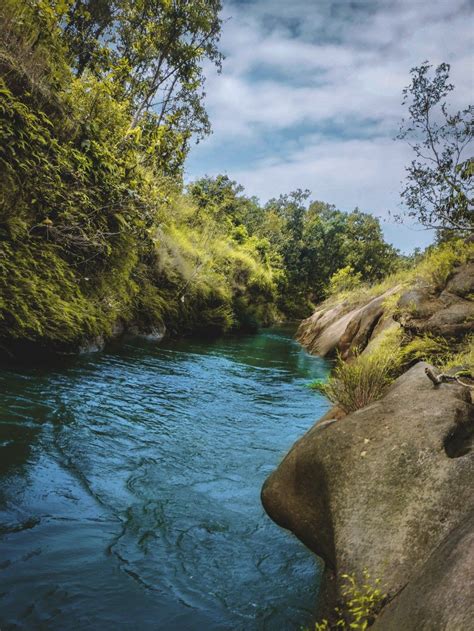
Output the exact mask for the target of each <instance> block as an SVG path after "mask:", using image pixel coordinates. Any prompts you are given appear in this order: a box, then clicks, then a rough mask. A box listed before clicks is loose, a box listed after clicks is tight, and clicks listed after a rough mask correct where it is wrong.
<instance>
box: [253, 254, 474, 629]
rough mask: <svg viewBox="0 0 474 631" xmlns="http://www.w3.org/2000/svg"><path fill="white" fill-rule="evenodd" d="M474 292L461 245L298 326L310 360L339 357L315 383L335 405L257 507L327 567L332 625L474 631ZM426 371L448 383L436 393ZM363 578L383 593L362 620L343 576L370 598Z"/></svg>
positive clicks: (471, 265) (473, 260)
mask: <svg viewBox="0 0 474 631" xmlns="http://www.w3.org/2000/svg"><path fill="white" fill-rule="evenodd" d="M449 248H451V249H449ZM435 257H438V261H437V262H438V264H437V265H434V261H435ZM443 262H444V263H445V265H444V267H442V266H441V265H440V264H441V263H443ZM420 272H423V273H422V274H421V273H420ZM430 279H431V282H430ZM377 292H379V293H377ZM473 294H474V257H473V251H472V244H465V245H462V244H461V243H458V244H455V245H454V247H452V246H445V248H444V249H441V250H439V251H438V252H436V251H435V252H433V253H432V254H431V259H430V258H428V260H427V261H425V262H424V263H422V264H421V265H420V268H419V269H418V270H414V272H413V273H412V274H411V275H410V277H409V278H408V279H407V278H405V279H403V278H400V277H398V278H397V279H396V283H394V284H393V286H390V284H389V282H387V283H385V284H384V286H382V287H380V288H378V289H377V288H376V289H375V290H374V292H373V293H371V292H369V293H368V294H365V297H364V292H363V291H362V292H361V291H358V292H357V293H353V294H350V293H349V294H346V296H345V297H344V299H343V300H342V301H340V302H338V300H337V299H332V301H330V302H329V303H328V304H326V305H323V306H322V307H321V308H320V309H319V310H318V311H317V312H316V313H315V314H314V315H313V316H312V317H311V318H309V319H308V320H306V321H305V322H303V324H302V325H301V327H300V330H299V339H300V340H301V341H302V342H303V343H304V344H306V345H308V346H309V347H310V348H311V349H312V350H313V352H316V353H318V352H319V353H323V354H329V355H330V354H331V353H335V352H336V351H338V352H339V354H340V356H341V359H340V360H339V363H338V364H337V366H336V370H335V371H334V373H333V375H332V377H331V378H330V379H329V382H327V383H326V384H324V383H321V382H319V383H317V384H316V386H317V388H318V389H319V390H320V391H323V392H326V393H327V394H328V395H329V396H330V397H331V398H332V400H333V402H334V403H335V404H336V407H334V408H333V409H332V410H331V411H330V412H329V413H328V414H326V415H325V416H324V417H323V419H321V421H319V422H317V423H316V424H315V425H314V427H313V428H312V429H311V430H309V432H307V433H306V434H305V435H304V436H303V437H302V438H300V439H299V440H298V441H297V442H296V443H295V445H294V446H293V448H292V449H291V450H290V452H289V453H288V455H287V456H286V457H285V458H284V460H283V461H282V463H281V464H280V466H279V467H278V468H277V470H276V471H275V472H273V473H272V474H271V475H270V476H269V478H268V479H267V481H266V482H265V484H264V487H263V491H262V501H263V504H264V507H265V509H266V510H267V512H268V514H269V515H270V516H271V517H272V518H273V519H274V520H275V521H276V522H277V523H278V524H279V525H281V526H283V527H284V528H287V529H289V530H291V531H292V532H293V533H294V534H296V536H297V537H298V538H299V539H301V541H303V542H304V543H305V544H306V545H307V546H308V547H309V548H310V549H311V550H313V552H315V553H316V554H318V555H319V556H320V557H321V558H322V559H323V560H324V561H325V564H326V571H325V577H324V580H323V587H322V601H321V616H322V617H325V618H326V619H328V620H329V621H330V624H331V621H332V623H334V620H335V619H334V616H335V607H336V606H340V607H341V608H342V610H343V611H344V612H345V613H344V614H343V615H344V616H345V619H346V622H345V624H346V625H347V628H349V627H348V625H349V624H350V623H353V624H355V625H356V626H355V627H354V626H353V627H352V628H361V629H362V628H365V627H363V626H360V625H362V624H363V623H364V621H366V622H368V623H369V625H370V626H372V625H373V628H374V629H380V630H381V631H382V630H383V631H392V630H393V631H398V630H399V629H400V628H404V629H407V630H409V631H420V630H422V629H423V630H426V631H428V630H429V631H438V630H439V631H442V630H443V631H444V630H446V629H469V628H471V626H470V625H471V622H472V619H473V615H474V611H473V609H472V607H473V602H474V598H473V596H474V592H473V585H474V575H473V574H472V568H473V567H474V557H473V556H472V554H473V546H472V545H471V544H472V538H473V536H474V520H473V518H472V517H473V515H474V503H473V497H472V493H471V481H472V479H473V476H474V451H473V449H472V444H473V443H472V441H473V437H474V406H473V401H472V392H473V390H472V384H473V383H474V380H473V377H474V372H473V371H474V365H473V348H472V344H473V340H472V337H471V335H470V334H471V333H472V321H473V320H472V316H473V315H474V303H473V301H472V296H473ZM469 314H470V315H469ZM342 358H345V359H342ZM423 360H425V361H423ZM426 361H428V362H429V363H426ZM427 369H428V370H429V371H432V372H433V373H434V374H439V373H440V372H445V373H446V374H448V376H450V377H449V378H448V380H447V382H446V383H442V384H440V385H434V384H433V382H432V380H430V379H429V378H428V376H427V374H426V370H427ZM465 384H466V385H465ZM366 571H368V573H369V574H370V577H371V579H370V580H369V584H372V585H373V589H375V588H376V586H375V581H376V580H378V581H380V584H379V587H380V590H381V591H380V596H379V597H377V598H374V599H373V601H372V602H371V603H369V602H368V601H364V602H365V604H364V610H363V611H364V615H363V616H362V618H361V619H359V622H357V621H356V618H355V617H354V616H352V614H351V613H350V611H349V609H350V608H349V607H348V605H347V602H346V601H347V597H346V598H345V596H344V594H345V590H346V588H347V578H346V577H347V575H350V576H353V577H354V581H355V584H356V589H357V590H360V589H365V588H362V585H363V584H367V579H366V578H365V577H364V573H365V572H366ZM441 586H442V587H441ZM377 588H378V587H377ZM353 594H354V592H352V595H353ZM371 607H372V608H371ZM359 613H360V612H359ZM357 624H359V626H357Z"/></svg>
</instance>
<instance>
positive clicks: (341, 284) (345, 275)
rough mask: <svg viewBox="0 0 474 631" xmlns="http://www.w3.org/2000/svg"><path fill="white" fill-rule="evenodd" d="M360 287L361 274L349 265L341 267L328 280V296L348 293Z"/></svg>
mask: <svg viewBox="0 0 474 631" xmlns="http://www.w3.org/2000/svg"><path fill="white" fill-rule="evenodd" d="M361 285H362V274H361V273H360V272H356V271H354V268H353V267H351V266H350V265H346V266H345V267H341V269H339V270H337V272H336V273H335V274H333V275H332V276H331V278H330V279H329V287H328V292H327V293H328V295H330V296H334V295H337V294H341V293H343V292H348V291H349V292H350V291H353V290H354V289H356V288H358V287H360V286H361Z"/></svg>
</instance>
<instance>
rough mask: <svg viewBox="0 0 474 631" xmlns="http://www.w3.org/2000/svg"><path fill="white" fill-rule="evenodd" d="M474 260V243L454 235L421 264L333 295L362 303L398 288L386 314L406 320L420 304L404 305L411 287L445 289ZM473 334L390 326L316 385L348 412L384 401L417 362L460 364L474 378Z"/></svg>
mask: <svg viewBox="0 0 474 631" xmlns="http://www.w3.org/2000/svg"><path fill="white" fill-rule="evenodd" d="M473 258H474V243H472V242H465V241H463V240H460V239H454V240H451V241H447V242H444V243H442V244H440V245H438V246H434V247H432V248H429V249H428V250H427V251H426V253H425V255H424V256H423V257H421V258H420V260H419V262H418V264H416V265H414V266H410V267H408V268H407V269H405V270H400V271H398V272H397V273H396V274H394V275H392V276H388V277H387V278H385V279H384V280H383V281H382V282H381V283H376V284H374V285H371V286H370V285H363V284H361V283H360V284H358V285H357V286H356V287H353V288H352V289H347V288H346V287H343V288H342V289H341V290H340V292H339V293H336V294H334V293H333V294H331V296H330V297H329V298H328V304H331V302H332V301H342V300H346V301H347V302H348V303H349V304H353V305H358V304H363V303H364V302H367V301H368V299H370V298H372V297H374V296H378V295H381V294H383V293H384V292H385V291H386V290H387V289H389V288H393V287H395V286H398V291H397V292H395V293H393V294H392V295H391V296H390V297H389V298H387V299H386V301H385V303H384V311H385V315H384V317H386V318H388V317H390V316H394V317H395V318H396V319H399V320H403V315H404V312H410V310H411V309H414V308H415V307H414V306H413V307H412V306H411V305H410V304H408V305H405V306H404V307H403V308H400V307H399V305H398V301H399V297H400V295H401V294H402V293H403V291H405V290H406V289H407V288H411V287H416V286H417V285H420V284H421V285H422V286H423V287H424V288H425V290H426V289H428V290H429V291H432V292H433V293H436V292H439V291H441V290H442V289H443V288H444V286H445V285H446V281H447V280H448V278H449V276H450V275H451V273H452V271H453V270H454V268H455V267H456V266H460V265H463V264H464V263H466V262H467V261H468V259H473ZM473 343H474V340H473V337H472V335H468V336H467V337H465V339H461V340H453V339H449V340H448V339H446V338H444V337H441V336H434V335H430V334H424V335H413V334H410V333H408V332H406V331H405V330H404V329H403V327H400V328H396V327H392V328H388V329H386V331H385V332H383V333H381V334H380V335H379V336H378V337H377V338H375V340H373V341H372V342H371V343H370V344H369V345H368V346H367V348H366V349H364V350H362V352H360V350H361V349H355V354H354V357H353V358H352V359H351V360H350V361H349V362H346V361H344V360H343V359H342V358H341V357H338V359H337V361H336V365H335V367H334V370H333V372H332V374H331V376H330V378H329V379H328V381H327V382H321V381H315V382H313V383H312V384H310V387H312V388H313V389H315V390H317V391H319V392H322V393H323V394H324V395H325V396H327V397H328V398H329V399H330V401H332V402H333V403H337V404H338V405H339V406H340V407H341V408H342V409H344V410H345V411H346V412H353V411H355V410H358V409H360V408H362V407H364V406H366V405H368V404H369V403H371V402H373V401H376V400H377V399H379V398H380V397H381V396H382V395H383V393H384V391H385V389H386V388H387V386H389V385H390V384H391V383H392V382H393V381H394V379H395V378H396V377H398V376H399V375H400V374H401V373H402V372H403V371H404V370H406V369H407V368H408V367H410V366H411V365H413V364H414V363H416V362H417V361H427V362H429V363H431V364H433V365H434V366H436V367H438V368H439V369H440V370H442V371H445V370H449V369H453V368H458V369H459V370H458V374H459V375H467V376H469V377H472V378H474V358H473V352H474V351H473Z"/></svg>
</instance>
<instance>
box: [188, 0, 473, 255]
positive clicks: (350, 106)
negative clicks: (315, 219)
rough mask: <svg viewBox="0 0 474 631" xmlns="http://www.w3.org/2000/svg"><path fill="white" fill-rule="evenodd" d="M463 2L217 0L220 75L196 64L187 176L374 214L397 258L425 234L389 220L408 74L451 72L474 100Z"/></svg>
mask: <svg viewBox="0 0 474 631" xmlns="http://www.w3.org/2000/svg"><path fill="white" fill-rule="evenodd" d="M473 9H474V0H422V1H421V0H358V1H352V0H254V1H250V0H223V14H222V17H223V19H224V24H223V29H222V36H221V43H220V48H221V51H222V52H223V53H224V55H225V57H226V59H225V60H224V62H223V68H222V72H221V74H217V73H216V72H215V70H214V69H213V68H211V67H210V66H209V67H208V68H206V76H207V80H206V99H205V104H206V109H207V111H208V114H209V117H210V121H211V124H212V127H213V134H212V135H211V136H209V137H208V138H206V139H205V140H203V141H201V142H200V143H199V144H198V145H196V146H195V147H193V148H192V150H191V153H190V156H189V158H188V161H187V165H186V179H187V180H191V179H195V178H198V177H202V176H204V175H210V176H213V175H217V174H218V173H225V174H227V175H228V176H229V177H230V178H231V179H232V180H236V181H237V182H239V183H240V184H242V185H243V186H244V187H245V191H246V194H248V195H256V196H257V197H259V198H260V200H261V201H262V202H265V201H267V200H268V199H270V198H272V197H278V195H280V194H281V193H289V192H290V191H292V190H295V189H297V188H302V189H309V190H310V191H311V192H312V199H315V200H321V201H324V202H328V203H331V204H335V205H336V207H337V208H339V209H340V210H344V211H347V212H350V211H351V210H353V209H354V208H355V207H356V206H358V207H359V208H360V209H361V210H363V211H365V212H370V213H372V214H374V215H376V216H378V217H379V218H380V220H381V223H382V227H383V230H384V234H385V237H386V238H387V240H388V241H390V242H391V243H393V244H394V245H395V246H396V247H398V248H400V249H401V250H402V251H405V252H409V251H411V250H413V248H414V247H417V246H418V247H424V246H426V245H428V244H429V243H430V242H431V241H432V239H433V233H432V232H431V231H426V230H424V229H423V228H421V226H419V225H416V224H413V222H412V221H407V222H406V223H405V224H404V225H402V226H401V225H399V224H397V223H396V222H394V221H393V219H392V216H393V214H394V213H395V214H397V213H399V212H400V210H401V202H400V191H401V190H402V182H403V180H404V177H405V167H406V166H407V165H408V164H409V162H410V161H411V159H412V150H411V148H410V147H409V146H408V145H406V144H405V143H403V142H402V141H395V140H394V137H395V135H396V134H397V131H398V128H399V125H400V121H401V118H402V117H403V116H404V115H405V110H404V108H403V106H402V104H401V101H402V90H403V88H404V87H405V86H406V85H407V84H408V83H409V79H410V75H409V72H410V68H412V67H414V66H418V65H420V64H421V63H422V62H423V61H425V60H428V61H429V62H430V63H432V64H433V65H437V64H439V63H441V62H442V61H446V62H448V63H450V64H451V81H452V82H453V83H454V85H455V86H456V89H455V91H454V92H452V93H451V95H450V100H449V102H450V104H451V105H452V107H453V108H455V109H459V108H461V107H464V106H466V105H468V104H469V103H472V102H473V93H474V72H473V57H472V51H473V32H474V28H473V26H474V24H473V13H474V11H473Z"/></svg>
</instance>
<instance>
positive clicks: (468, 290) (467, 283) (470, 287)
mask: <svg viewBox="0 0 474 631" xmlns="http://www.w3.org/2000/svg"><path fill="white" fill-rule="evenodd" d="M446 289H447V290H448V291H449V292H450V293H451V294H456V295H457V296H461V298H467V297H468V296H469V295H472V294H473V293H474V261H471V262H469V263H466V265H463V266H462V267H460V268H459V270H458V271H457V272H456V273H455V274H454V275H453V276H452V278H451V280H449V281H448V284H447V285H446Z"/></svg>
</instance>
